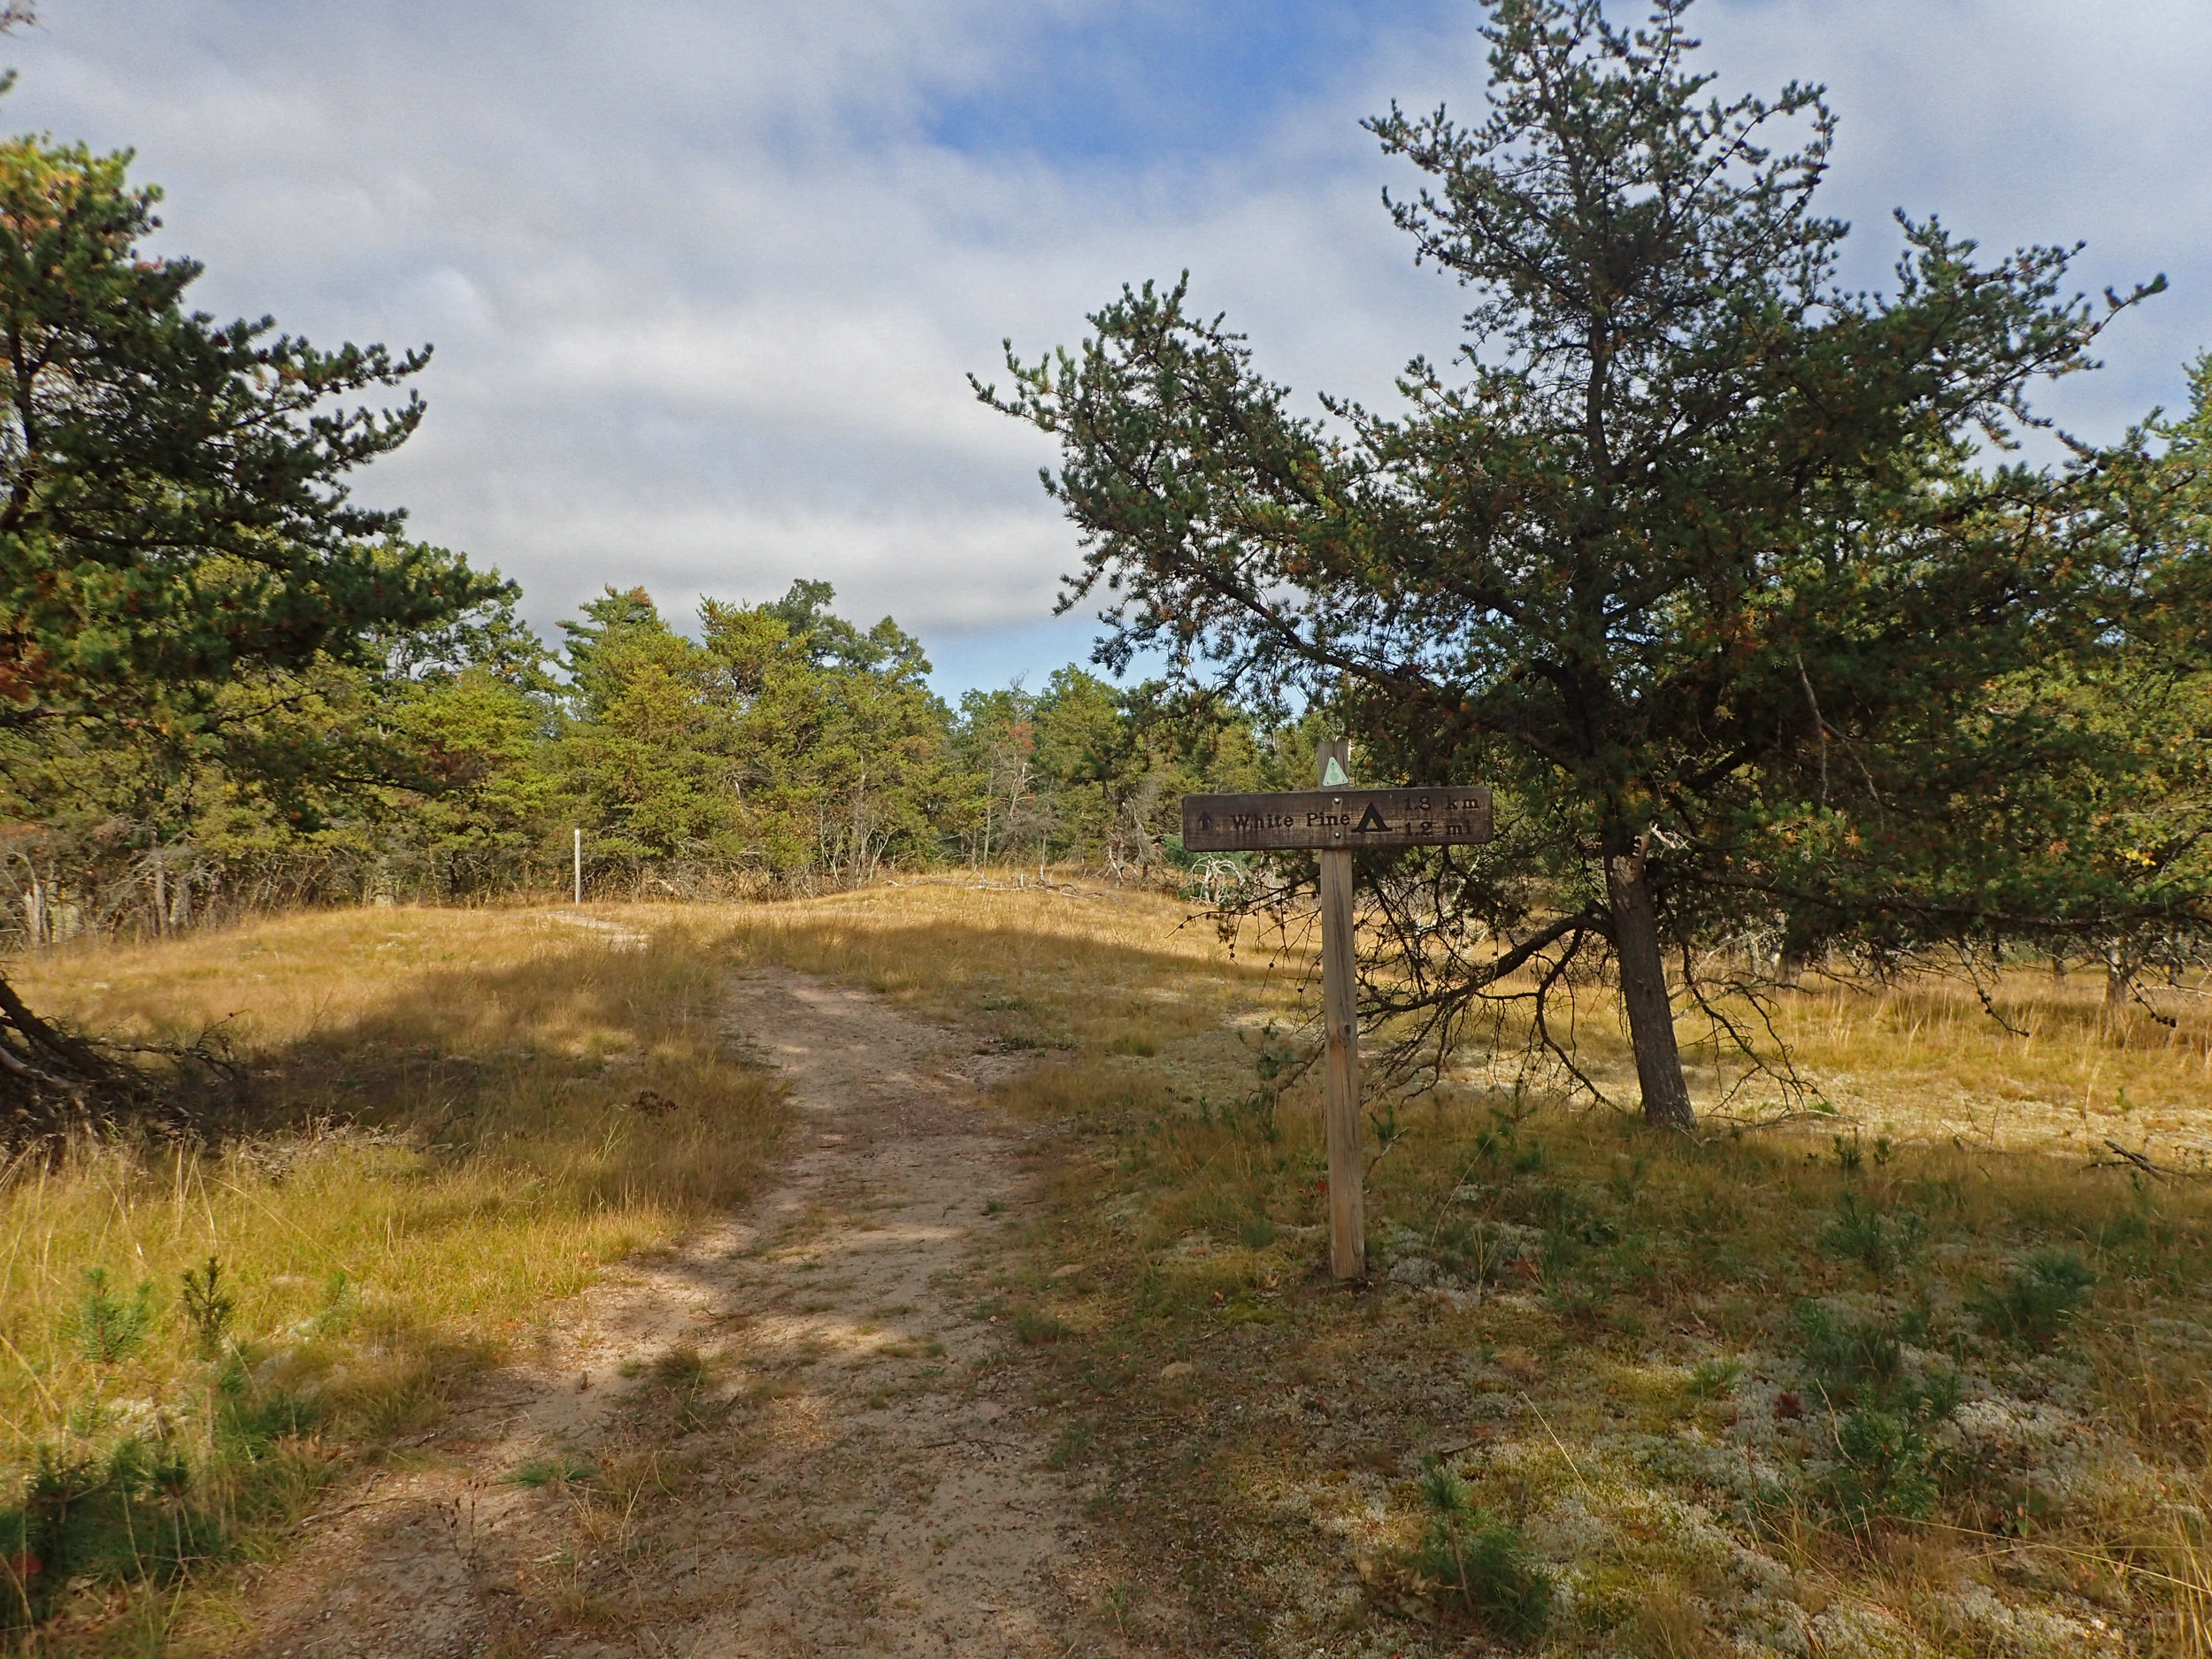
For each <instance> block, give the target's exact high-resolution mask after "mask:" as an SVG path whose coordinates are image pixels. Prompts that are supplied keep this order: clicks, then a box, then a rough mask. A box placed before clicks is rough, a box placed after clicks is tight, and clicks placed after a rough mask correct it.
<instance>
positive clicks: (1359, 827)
mask: <svg viewBox="0 0 2212 1659" xmlns="http://www.w3.org/2000/svg"><path fill="white" fill-rule="evenodd" d="M1389 829H1390V826H1389V825H1387V824H1386V823H1384V822H1383V815H1382V814H1381V813H1379V812H1378V811H1376V810H1375V803H1373V802H1372V801H1370V802H1369V803H1367V810H1366V811H1364V812H1363V813H1361V814H1360V817H1359V822H1358V823H1356V824H1355V825H1353V826H1352V833H1353V834H1355V835H1360V834H1364V833H1366V832H1367V831H1369V830H1381V831H1384V832H1385V833H1388V831H1389Z"/></svg>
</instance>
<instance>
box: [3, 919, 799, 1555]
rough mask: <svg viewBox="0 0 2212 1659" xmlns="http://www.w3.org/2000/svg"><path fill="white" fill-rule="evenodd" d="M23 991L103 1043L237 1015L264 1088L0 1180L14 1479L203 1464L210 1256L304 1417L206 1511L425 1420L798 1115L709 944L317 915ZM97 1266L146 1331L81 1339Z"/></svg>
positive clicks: (240, 1340)
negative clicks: (753, 1058)
mask: <svg viewBox="0 0 2212 1659" xmlns="http://www.w3.org/2000/svg"><path fill="white" fill-rule="evenodd" d="M19 984H20V986H21V987H22V989H23V990H24V992H25V994H26V995H27V996H28V997H30V998H31V999H33V1000H34V1001H35V1003H36V1004H37V1005H39V1006H41V1007H42V1008H43V1009H45V1010H50V1011H52V1012H54V1013H57V1014H59V1015H61V1016H63V1017H64V1018H68V1019H70V1020H72V1021H73V1022H75V1023H77V1024H79V1025H82V1026H84V1027H86V1028H88V1029H91V1030H95V1031H97V1032H99V1033H102V1034H104V1035H106V1036H109V1037H111V1038H120V1039H123V1040H134V1039H137V1040H171V1041H173V1040H176V1039H179V1038H183V1039H189V1038H191V1037H194V1036H196V1035H197V1034H198V1033H199V1032H200V1031H201V1030H202V1029H203V1028H204V1027H205V1026H207V1025H211V1024H213V1023H215V1022H218V1021H222V1022H226V1023H225V1024H224V1025H223V1026H222V1029H223V1031H224V1033H225V1034H226V1035H227V1038H228V1040H229V1041H230V1042H231V1043H232V1044H233V1046H234V1048H235V1050H236V1052H237V1053H238V1055H239V1056H240V1057H241V1058H242V1059H243V1060H245V1061H246V1062H247V1063H248V1064H249V1065H250V1068H251V1071H252V1074H253V1077H254V1079H255V1081H254V1085H253V1088H252V1092H251V1097H250V1100H249V1101H248V1102H246V1103H245V1105H244V1106H243V1107H242V1109H240V1110H238V1111H237V1113H236V1114H235V1121H234V1123H233V1124H232V1125H230V1126H231V1127H234V1128H239V1129H242V1130H245V1131H247V1132H249V1133H243V1134H242V1135H240V1136H236V1137H234V1138H226V1139H220V1140H218V1141H212V1142H211V1143H210V1144H207V1145H204V1146H200V1147H191V1146H185V1147H177V1146H163V1145H159V1144H155V1145H152V1146H147V1145H141V1144H122V1143H115V1142H101V1141H84V1142H81V1143H80V1144H78V1145H75V1146H73V1147H71V1148H68V1149H67V1151H66V1152H65V1155H64V1156H61V1157H60V1158H59V1160H58V1161H52V1160H50V1159H49V1158H47V1157H45V1156H41V1155H39V1154H37V1153H26V1154H25V1155H23V1156H19V1157H18V1158H16V1159H15V1160H14V1161H13V1162H12V1164H8V1165H7V1166H6V1167H5V1169H4V1171H0V1467H13V1468H16V1469H20V1468H22V1467H24V1466H25V1465H26V1464H27V1463H30V1462H31V1461H33V1460H34V1457H35V1455H36V1453H37V1450H38V1448H46V1455H48V1456H49V1457H50V1458H54V1457H58V1458H60V1459H62V1460H64V1461H68V1460H71V1459H81V1458H84V1457H94V1458H99V1457H104V1456H109V1455H111V1454H112V1448H114V1447H115V1446H116V1445H117V1444H118V1443H119V1441H121V1440H125V1439H129V1438H133V1437H135V1438H136V1439H138V1440H142V1441H146V1442H148V1443H150V1444H157V1445H159V1446H161V1447H164V1448H181V1449H183V1450H184V1451H185V1453H186V1454H187V1455H188V1458H190V1459H193V1460H196V1461H199V1462H207V1461H208V1460H209V1459H211V1458H213V1457H214V1456H215V1454H216V1451H217V1448H215V1447H214V1445H213V1443H212V1440H211V1434H212V1432H213V1431H212V1428H211V1422H212V1419H213V1417H214V1416H215V1409H214V1406H215V1401H214V1396H213V1395H212V1394H211V1393H210V1390H211V1388H214V1387H216V1386H217V1385H218V1382H219V1379H220V1376H221V1373H222V1363H216V1364H213V1365H211V1363H209V1362H208V1361H206V1360H205V1359H204V1357H203V1356H201V1354H200V1353H199V1352H198V1348H197V1340H196V1333H195V1332H194V1331H193V1330H192V1329H191V1326H190V1321H189V1319H188V1317H187V1315H186V1311H185V1309H184V1307H183V1300H182V1296H181V1286H182V1279H181V1276H182V1274H183V1273H184V1272H185V1271H186V1270H188V1269H194V1268H197V1267H199V1266H201V1265H202V1264H203V1263H205V1262H206V1261H207V1260H208V1259H209V1258H210V1257H211V1256H212V1257H214V1258H215V1259H216V1260H218V1261H219V1263H220V1264H221V1273H222V1284H223V1286H224V1288H226V1289H227V1292H228V1293H229V1294H231V1295H232V1296H233V1297H234V1303H235V1307H234V1315H233V1317H232V1321H231V1325H230V1332H229V1335H230V1337H231V1339H232V1340H233V1341H234V1343H235V1345H236V1349H237V1351H238V1352H239V1353H240V1354H241V1355H242V1357H243V1359H244V1361H245V1363H246V1364H247V1366H248V1367H249V1368H250V1373H251V1387H252V1389H253V1390H255V1391H258V1393H260V1394H268V1395H270V1396H271V1397H276V1396H278V1395H281V1396H282V1397H283V1398H284V1399H285V1400H287V1401H289V1402H293V1403H294V1404H295V1405H299V1406H300V1407H301V1409H300V1412H299V1420H300V1422H301V1423H302V1424H303V1425H308V1424H311V1425H312V1426H311V1430H308V1431H307V1432H303V1433H300V1434H296V1435H294V1436H291V1437H289V1440H288V1445H287V1447H286V1448H285V1455H286V1460H288V1467H289V1471H290V1472H289V1473H288V1475H287V1476H286V1479H287V1480H288V1482H289V1483H290V1489H289V1490H288V1492H281V1491H271V1490H267V1489H265V1484H264V1486H261V1487H257V1488H256V1489H255V1490H253V1491H251V1492H248V1491H244V1490H242V1489H233V1488H234V1487H236V1486H237V1480H236V1478H235V1471H233V1472H232V1474H230V1475H222V1476H219V1477H215V1478H211V1479H212V1487H211V1489H210V1490H209V1491H207V1492H206V1493H204V1494H203V1495H204V1496H205V1497H206V1498H207V1500H208V1501H209V1502H211V1503H214V1504H215V1505H216V1506H217V1507H218V1508H219V1509H226V1508H227V1509H229V1510H232V1511H236V1510H239V1509H241V1506H243V1507H244V1508H246V1509H254V1508H258V1509H260V1510H262V1511H265V1515H264V1518H265V1519H267V1518H273V1519H275V1520H278V1521H280V1520H281V1519H282V1518H283V1517H284V1516H285V1514H286V1512H287V1511H288V1509H293V1508H295V1507H296V1502H297V1501H298V1500H299V1499H300V1498H301V1497H302V1496H303V1494H305V1492H306V1491H307V1490H308V1489H309V1488H310V1487H311V1486H313V1484H315V1482H316V1481H318V1480H319V1479H323V1478H324V1477H325V1476H326V1474H327V1473H328V1472H329V1471H330V1470H331V1468H332V1467H334V1465H335V1464H337V1463H341V1462H342V1461H343V1459H344V1458H345V1457H346V1456H347V1455H349V1454H350V1452H351V1451H352V1450H353V1449H354V1448H360V1447H365V1446H373V1445H375V1444H377V1443H379V1442H380V1441H381V1440H384V1439H386V1438H388V1437H389V1436H390V1435H392V1434H394V1433H396V1432H402V1431H403V1430H405V1429H408V1428H411V1427H417V1426H419V1425H421V1424H422V1423H424V1422H425V1421H426V1420H428V1419H430V1418H431V1417H434V1415H435V1413H436V1412H437V1410H438V1409H439V1405H440V1402H441V1400H442V1396H443V1394H445V1392H446V1391H447V1389H448V1388H449V1385H450V1384H451V1382H452V1381H453V1379H455V1378H456V1377H457V1376H458V1375H460V1374H463V1373H465V1371H469V1370H470V1369H472V1368H473V1367H476V1366H478V1365H480V1364H482V1363H487V1362H488V1361H489V1360H492V1359H494V1358H495V1357H496V1356H497V1355H498V1353H499V1352H501V1351H502V1350H503V1348H505V1347H506V1346H507V1345H509V1344H511V1342H513V1341H515V1340H518V1339H520V1338H523V1337H526V1335H527V1333H528V1331H529V1329H530V1327H531V1325H532V1323H533V1321H534V1320H535V1319H537V1318H539V1317H541V1316H542V1315H543V1314H544V1312H545V1311H546V1310H547V1309H548V1307H549V1304H550V1303H551V1302H553V1301H555V1300H556V1299H558V1298H560V1297H563V1296H566V1295H569V1294H573V1293H574V1292H575V1291H577V1290H578V1289H580V1287H582V1286H584V1285H586V1284H588V1282H589V1281H590V1280H591V1279H592V1277H593V1276H594V1274H595V1271H597V1270H598V1269H599V1268H600V1267H601V1266H603V1264H605V1263H608V1262H611V1261H613V1260H615V1259H618V1258H619V1257H621V1256H626V1255H627V1254H630V1253H631V1252H634V1251H636V1250H638V1249H641V1248H648V1247H651V1246H654V1245H657V1244H660V1243H663V1242H664V1241H665V1240H668V1239H669V1238H671V1237H672V1235H673V1234H674V1233H677V1232H678V1231H679V1230H680V1229H682V1228H683V1227H685V1226H687V1225H690V1224H691V1223H692V1222H694V1221H695V1220H696V1219H697V1218H698V1217H700V1216H702V1215H703V1214H704V1213H705V1212H707V1211H708V1210H710V1209H715V1208H719V1207H724V1206H727V1205H729V1204H731V1203H733V1202H737V1201H738V1200H739V1199H741V1197H742V1196H743V1195H744V1194H745V1193H746V1192H747V1191H749V1189H750V1187H751V1186H752V1184H753V1182H754V1181H755V1180H756V1179H757V1177H758V1175H759V1174H760V1172H761V1171H762V1169H763V1167H764V1164H765V1162H766V1160H767V1158H768V1157H769V1156H770V1155H771V1154H772V1151H773V1149H774V1148H775V1147H776V1145H777V1144H778V1142H779V1140H780V1135H781V1133H782V1131H783V1128H784V1125H785V1113H784V1110H783V1107H782V1104H781V1101H780V1093H779V1090H778V1088H777V1086H776V1085H775V1083H774V1081H773V1079H772V1077H771V1076H769V1075H768V1074H767V1073H765V1072H764V1071H761V1070H759V1069H757V1068H755V1067H749V1066H748V1065H746V1064H744V1063H743V1062H742V1059H741V1055H740V1054H739V1053H738V1052H737V1050H736V1049H734V1048H733V1046H732V1044H731V1042H730V1041H729V1039H728V1036H727V1033H726V1031H725V1022H726V1018H727V1010H726V1006H725V993H724V988H723V984H722V971H721V959H720V958H719V957H718V955H717V953H716V952H715V951H714V950H713V949H712V948H711V945H710V942H708V941H703V940H702V939H701V938H699V937H698V936H697V935H695V934H694V933H690V932H688V931H687V930H684V929H680V928H670V929H664V930H662V931H661V932H659V933H656V934H655V935H654V936H653V937H652V938H651V939H650V940H649V941H646V940H643V939H633V938H631V937H630V936H628V935H627V934H626V933H624V932H623V931H621V930H617V931H616V932H614V933H607V932H603V931H589V930H586V929H582V928H579V927H577V926H572V925H566V924H565V923H563V922H562V921H561V920H559V919H557V918H547V917H542V916H535V915H531V914H528V913H525V912H519V911H436V910H409V909H395V910H360V911H351V912H340V913H322V914H314V915H306V916H297V917H292V918H283V919H278V920H273V921H268V922H265V923H262V924H259V925H257V926H248V927H243V928H241V929H238V930H236V931H234V932H229V933H218V934H209V935H204V936H198V937H195V938H190V939H187V940H183V941H173V942H170V943H166V944H162V945H156V946H148V947H140V948H135V949H82V950H71V951H64V952H57V953H53V954H51V955H49V956H43V957H42V958H40V959H39V960H38V961H36V962H35V963H32V964H26V968H25V971H23V972H20V973H19ZM88 1271H98V1272H102V1273H104V1275H105V1277H106V1284H107V1288H108V1294H109V1295H111V1297H113V1298H114V1299H115V1300H116V1301H117V1302H119V1303H120V1304H121V1305H122V1307H123V1308H124V1309H125V1310H128V1309H129V1308H130V1307H131V1305H132V1303H133V1302H134V1297H135V1295H136V1288H137V1286H140V1285H141V1284H143V1285H145V1286H148V1287H149V1288H148V1291H147V1302H146V1306H147V1309H148V1311H149V1312H150V1316H151V1322H150V1326H149V1328H148V1329H147V1330H145V1331H144V1332H143V1333H140V1334H136V1335H133V1334H132V1333H130V1332H129V1331H126V1333H125V1340H123V1341H121V1342H120V1343H119V1344H111V1345H110V1346H111V1348H112V1347H119V1348H121V1349H122V1350H124V1351H119V1352H112V1353H110V1354H108V1355H106V1356H103V1355H102V1354H101V1353H100V1351H99V1349H100V1347H101V1343H100V1341H99V1340H97V1339H96V1338H95V1337H92V1336H88V1328H87V1327H88V1316H90V1315H91V1314H92V1312H93V1302H92V1300H91V1299H93V1298H94V1297H95V1296H96V1292H95V1290H94V1287H93V1286H91V1285H90V1284H89V1283H88V1279H87V1274H88ZM123 1317H124V1319H125V1322H126V1324H127V1325H129V1324H132V1323H134V1321H133V1317H132V1316H131V1315H130V1314H129V1313H128V1312H127V1311H126V1313H125V1315H124V1316H123ZM230 1386H232V1387H233V1391H234V1392H235V1390H236V1388H237V1387H238V1386H242V1385H239V1384H235V1383H234V1384H232V1385H230ZM226 1483H227V1484H226ZM204 1484H205V1483H204ZM5 1507H6V1506H5V1505H4V1504H0V1509H4V1508H5ZM229 1518H233V1519H234V1518H236V1517H235V1515H232V1516H231V1517H229Z"/></svg>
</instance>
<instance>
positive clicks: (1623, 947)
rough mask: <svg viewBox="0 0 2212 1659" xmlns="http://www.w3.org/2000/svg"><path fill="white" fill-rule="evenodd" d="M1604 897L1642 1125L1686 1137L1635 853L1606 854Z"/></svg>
mask: <svg viewBox="0 0 2212 1659" xmlns="http://www.w3.org/2000/svg"><path fill="white" fill-rule="evenodd" d="M1605 886H1606V894H1607V896H1608V898H1609V900H1610V902H1611V904H1612V910H1613V954H1614V956H1616V957H1617V959H1618V961H1619V963H1620V970H1621V1000H1622V1001H1623V1002H1625V1003H1626V1004H1627V1005H1628V1034H1629V1039H1630V1041H1631V1042H1632V1043H1633V1045H1634V1046H1635V1050H1636V1081H1637V1083H1638V1084H1639V1085H1640V1087H1641V1088H1642V1090H1643V1096H1644V1121H1645V1122H1646V1123H1647V1124H1649V1125H1652V1126H1653V1127H1654V1128H1658V1129H1678V1130H1681V1131H1683V1132H1684V1133H1688V1132H1689V1131H1691V1130H1694V1129H1695V1128H1696V1127H1697V1114H1696V1113H1695V1112H1694V1111H1693V1110H1691V1108H1690V1088H1689V1085H1688V1083H1687V1082H1686V1081H1685V1080H1684V1079H1683V1076H1682V1051H1681V1050H1680V1049H1679V1048H1677V1047H1676V1046H1675V1041H1674V1009H1673V1006H1672V1004H1671V1002H1670V1000H1669V998H1668V995H1667V969H1666V964H1665V962H1664V961H1663V959H1662V958H1661V956H1660V955H1659V918H1658V916H1657V913H1656V912H1655V910H1653V908H1652V902H1651V887H1650V885H1649V884H1648V883H1647V881H1646V880H1645V879H1644V859H1643V855H1642V854H1641V853H1640V852H1637V851H1634V850H1623V851H1620V852H1609V853H1608V855H1607V856H1606V860H1605Z"/></svg>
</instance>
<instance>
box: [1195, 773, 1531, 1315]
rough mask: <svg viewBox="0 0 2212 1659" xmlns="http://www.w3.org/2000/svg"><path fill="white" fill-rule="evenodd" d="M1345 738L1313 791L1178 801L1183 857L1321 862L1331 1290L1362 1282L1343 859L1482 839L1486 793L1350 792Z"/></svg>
mask: <svg viewBox="0 0 2212 1659" xmlns="http://www.w3.org/2000/svg"><path fill="white" fill-rule="evenodd" d="M1351 755H1352V746H1351V744H1350V742H1349V741H1348V740H1347V739H1344V738H1325V739H1324V740H1322V743H1321V787H1319V788H1318V789H1298V790H1284V791H1280V792H1278V793H1276V794H1272V795H1185V796H1184V797H1183V845H1184V847H1185V848H1186V849H1188V850H1189V851H1191V852H1194V853H1197V852H1263V851H1266V852H1274V851H1282V850H1286V849H1296V848H1312V849H1315V850H1317V851H1318V852H1319V853H1320V855H1321V1017H1322V1023H1323V1025H1325V1028H1326V1030H1327V1033H1328V1050H1327V1053H1326V1055H1325V1057H1324V1064H1325V1079H1326V1084H1327V1117H1328V1125H1329V1262H1330V1265H1331V1266H1332V1267H1333V1269H1334V1270H1335V1272H1336V1275H1337V1277H1338V1278H1339V1279H1363V1278H1365V1277H1366V1274H1367V1199H1366V1193H1365V1191H1364V1185H1365V1180H1366V1170H1365V1167H1364V1163H1363V1155H1362V1153H1361V1150H1360V1113H1359V1000H1358V991H1357V987H1356V984H1355V983H1354V979H1353V973H1352V957H1353V949H1352V947H1353V939H1352V855H1353V854H1354V853H1356V852H1359V851H1362V850H1372V849H1381V848H1390V847H1441V846H1446V845H1448V844H1450V843H1454V842H1464V841H1488V840H1489V839H1490V791H1489V790H1488V789H1487V788H1486V787H1482V786H1480V785H1477V786H1475V787H1471V788H1464V789H1356V788H1354V787H1352V783H1351V776H1350V772H1349V767H1350V764H1351Z"/></svg>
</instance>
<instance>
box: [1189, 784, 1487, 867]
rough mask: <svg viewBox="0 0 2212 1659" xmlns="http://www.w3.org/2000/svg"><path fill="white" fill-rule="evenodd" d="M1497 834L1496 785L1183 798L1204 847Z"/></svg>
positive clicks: (1421, 840) (1374, 844) (1437, 842)
mask: <svg viewBox="0 0 2212 1659" xmlns="http://www.w3.org/2000/svg"><path fill="white" fill-rule="evenodd" d="M1489 839H1490V791H1489V790H1488V789H1487V788H1486V787H1481V786H1477V787H1471V788H1466V789H1302V790H1285V791H1281V792H1279V793H1272V794H1268V795H1185V796H1184V797H1183V846H1184V848H1185V849H1186V850H1187V851H1190V852H1194V853H1201V852H1261V851H1268V850H1272V849H1287V848H1296V847H1316V848H1343V849H1349V850H1351V851H1355V852H1356V851H1360V850H1362V849H1368V848H1386V847H1441V846H1445V845H1447V844H1449V843H1453V842H1461V841H1488V840H1489Z"/></svg>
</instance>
